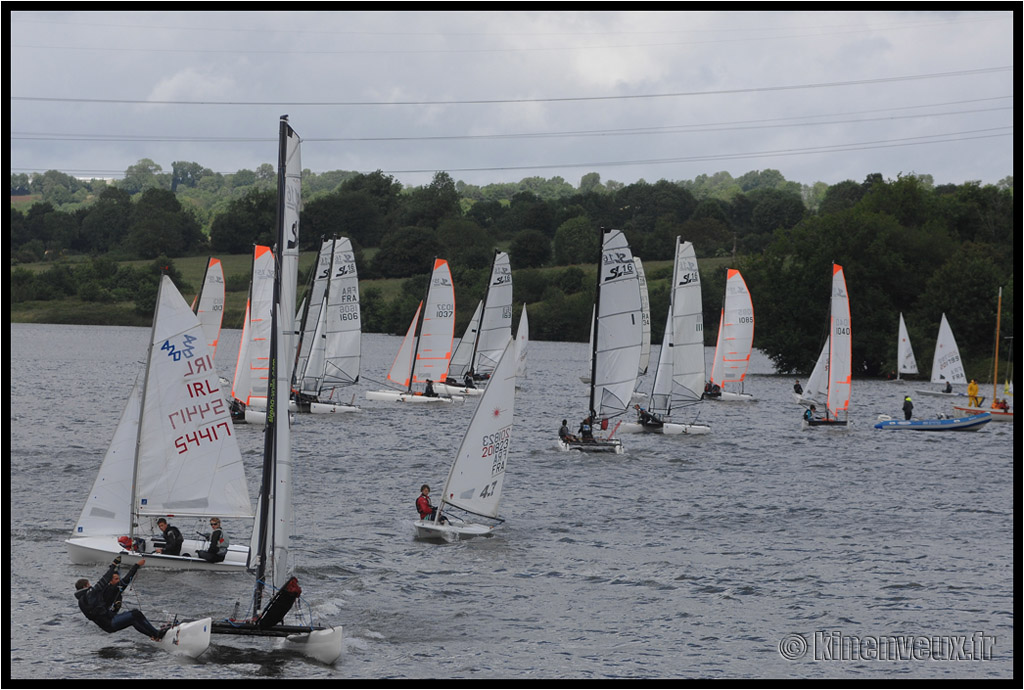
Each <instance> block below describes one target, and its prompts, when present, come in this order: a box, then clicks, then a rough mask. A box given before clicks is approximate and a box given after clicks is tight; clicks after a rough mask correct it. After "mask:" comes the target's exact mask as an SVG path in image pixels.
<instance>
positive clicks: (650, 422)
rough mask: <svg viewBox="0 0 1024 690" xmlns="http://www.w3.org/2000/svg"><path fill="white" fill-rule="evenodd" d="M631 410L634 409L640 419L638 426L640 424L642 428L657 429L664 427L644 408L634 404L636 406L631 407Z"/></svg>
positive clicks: (662, 423)
mask: <svg viewBox="0 0 1024 690" xmlns="http://www.w3.org/2000/svg"><path fill="white" fill-rule="evenodd" d="M633 409H635V410H636V413H637V415H639V417H640V424H642V425H643V426H650V427H655V428H657V427H661V426H664V425H665V424H664V422H662V421H661V420H660V419H658V418H657V417H656V416H654V415H653V414H651V413H650V412H648V411H647V410H645V409H644V408H642V407H640V405H639V403H638V404H636V405H633Z"/></svg>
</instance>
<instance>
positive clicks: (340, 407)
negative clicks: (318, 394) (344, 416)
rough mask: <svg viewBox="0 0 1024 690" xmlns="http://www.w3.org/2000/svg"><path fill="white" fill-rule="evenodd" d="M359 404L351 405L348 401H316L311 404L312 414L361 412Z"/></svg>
mask: <svg viewBox="0 0 1024 690" xmlns="http://www.w3.org/2000/svg"><path fill="white" fill-rule="evenodd" d="M361 411H362V410H360V409H359V406H358V405H350V404H348V403H322V402H315V403H310V404H309V413H310V414H336V413H338V412H361Z"/></svg>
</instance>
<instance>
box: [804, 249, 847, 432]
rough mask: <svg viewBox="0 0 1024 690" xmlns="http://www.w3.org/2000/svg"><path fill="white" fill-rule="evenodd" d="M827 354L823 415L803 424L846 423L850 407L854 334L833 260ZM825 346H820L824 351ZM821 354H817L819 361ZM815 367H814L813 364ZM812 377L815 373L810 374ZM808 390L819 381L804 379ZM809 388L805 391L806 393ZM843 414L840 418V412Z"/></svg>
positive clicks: (839, 268)
mask: <svg viewBox="0 0 1024 690" xmlns="http://www.w3.org/2000/svg"><path fill="white" fill-rule="evenodd" d="M825 348H827V352H828V358H827V367H826V370H825V395H824V403H825V416H824V417H821V418H812V419H809V420H808V419H806V418H805V419H804V420H803V424H804V426H810V427H817V426H825V427H844V428H845V427H846V426H847V418H846V414H847V410H848V409H849V407H850V389H851V381H852V375H853V336H852V331H851V330H850V296H849V294H848V293H847V292H846V277H845V275H844V273H843V267H842V266H840V265H839V264H832V298H831V304H830V307H829V335H828V339H827V341H826V343H825ZM824 351H825V350H824V349H823V352H824ZM820 360H821V357H819V361H820ZM815 369H817V367H815ZM811 378H812V379H813V378H814V374H811ZM807 384H808V385H807V388H808V390H814V388H818V387H819V386H818V384H814V387H813V388H812V381H811V380H808V382H807ZM807 392H808V391H805V395H806V394H807ZM840 412H841V413H842V414H843V418H842V419H840V418H839V413H840Z"/></svg>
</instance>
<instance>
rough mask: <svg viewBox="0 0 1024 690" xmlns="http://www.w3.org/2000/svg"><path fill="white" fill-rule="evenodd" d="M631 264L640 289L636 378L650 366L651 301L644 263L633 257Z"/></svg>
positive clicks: (645, 372)
mask: <svg viewBox="0 0 1024 690" xmlns="http://www.w3.org/2000/svg"><path fill="white" fill-rule="evenodd" d="M633 263H634V264H636V277H637V285H638V286H639V287H640V326H641V336H640V366H639V368H638V370H637V376H644V375H645V374H647V369H648V367H649V366H650V364H651V299H650V296H649V295H648V293H647V275H646V274H645V273H644V262H643V261H641V260H640V257H639V256H634V257H633Z"/></svg>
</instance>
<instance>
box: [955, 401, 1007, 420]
mask: <svg viewBox="0 0 1024 690" xmlns="http://www.w3.org/2000/svg"><path fill="white" fill-rule="evenodd" d="M953 409H954V410H956V411H957V412H966V413H967V414H973V415H976V414H979V412H980V408H977V407H958V406H956V405H954V406H953ZM982 414H988V415H989V416H991V417H992V421H993V422H1012V421H1013V410H999V409H991V410H985V411H984V412H983V413H982Z"/></svg>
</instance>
